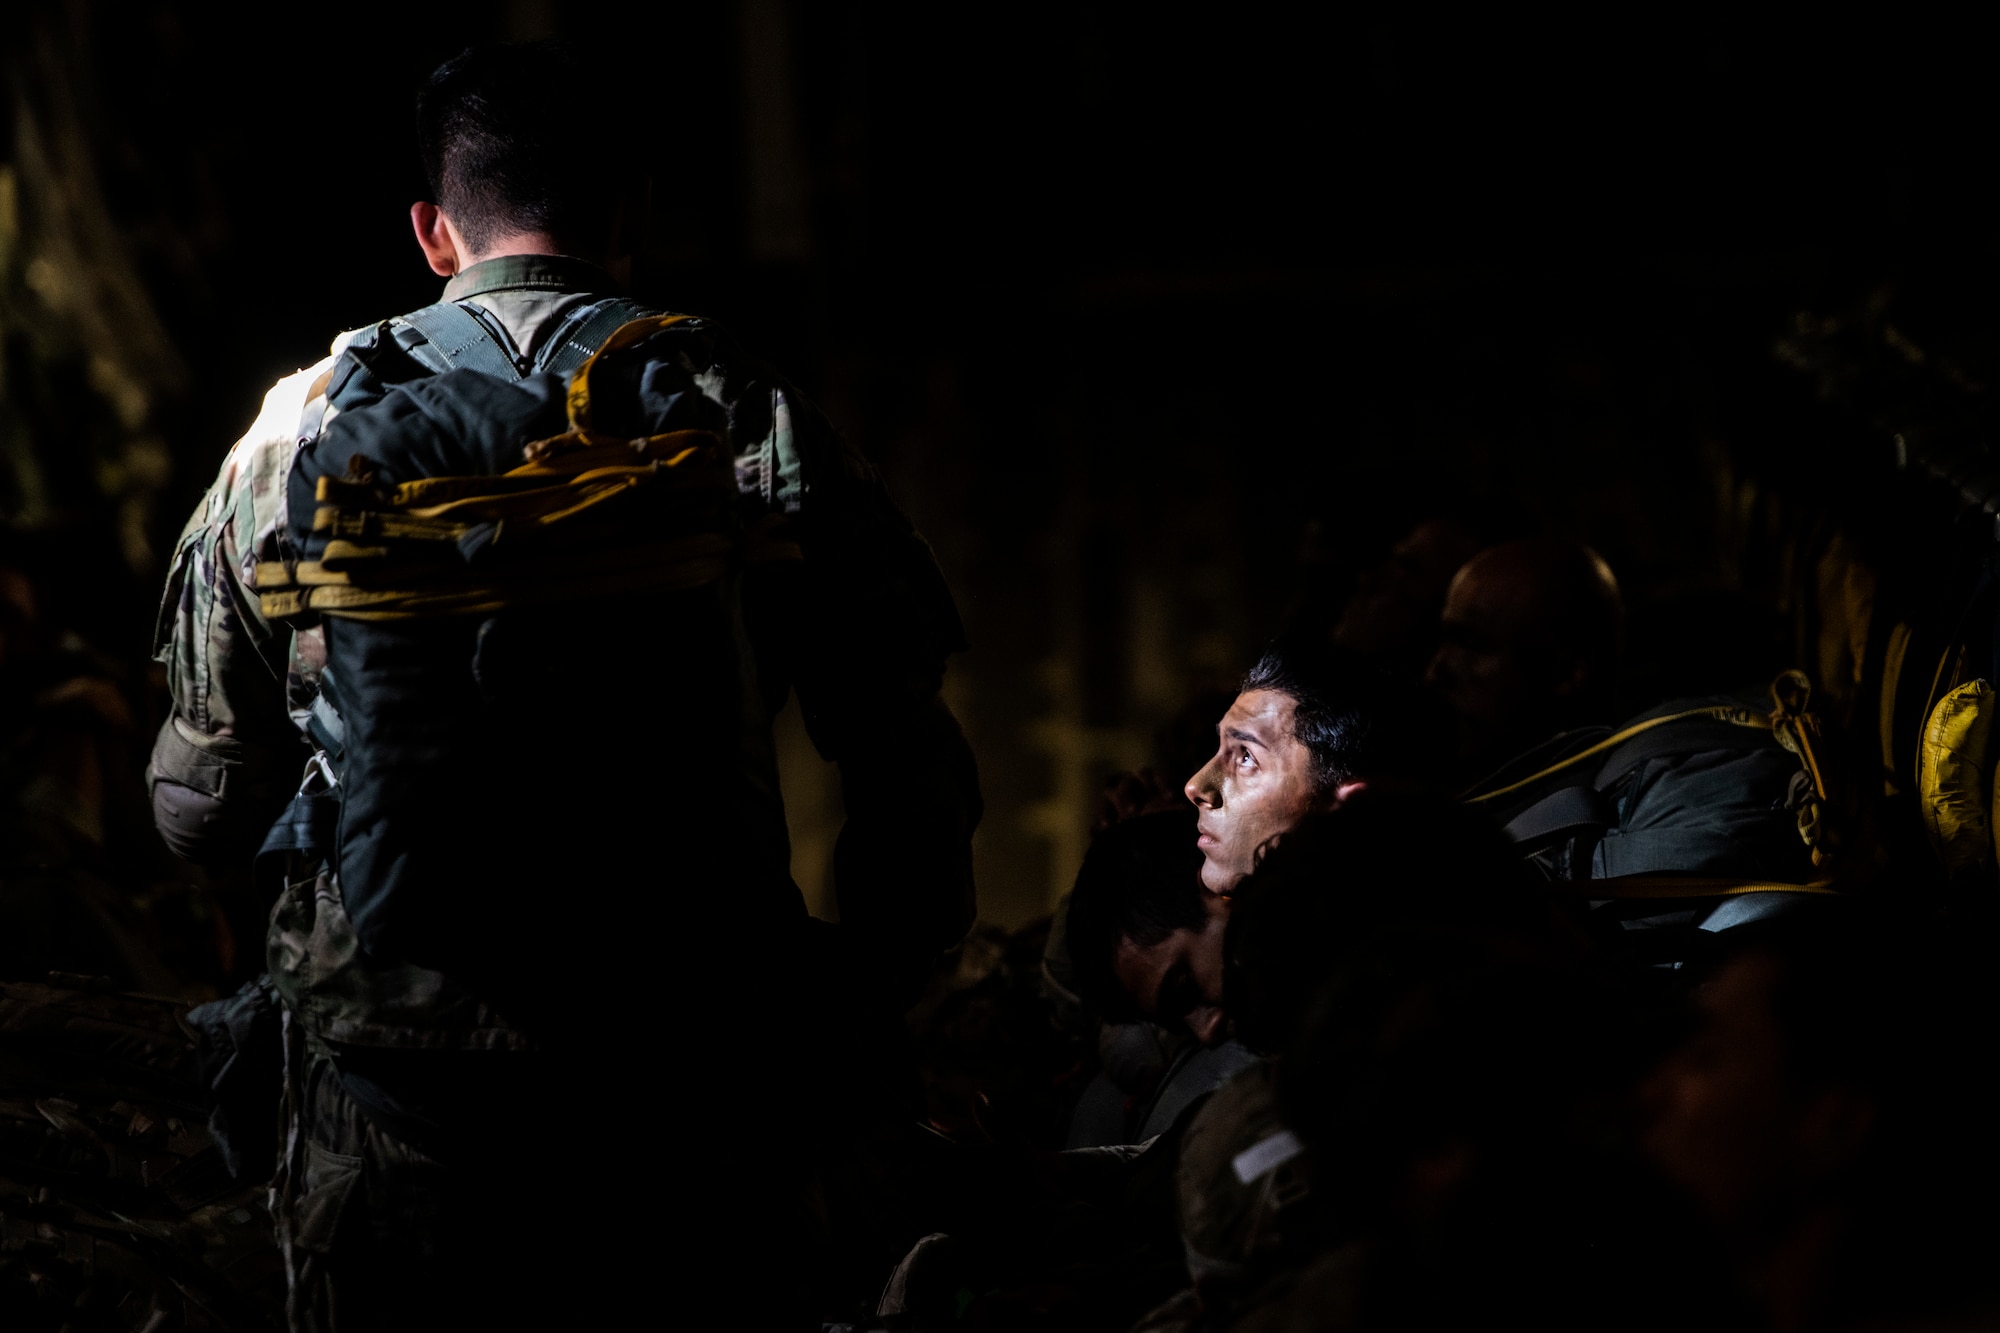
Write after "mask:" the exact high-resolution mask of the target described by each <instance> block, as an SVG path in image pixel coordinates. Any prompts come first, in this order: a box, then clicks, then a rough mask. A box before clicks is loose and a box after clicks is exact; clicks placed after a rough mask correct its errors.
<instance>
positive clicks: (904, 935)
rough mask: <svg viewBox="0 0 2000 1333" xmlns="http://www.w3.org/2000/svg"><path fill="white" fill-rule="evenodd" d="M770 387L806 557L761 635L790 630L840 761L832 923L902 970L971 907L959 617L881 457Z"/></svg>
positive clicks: (775, 453) (819, 732) (808, 695)
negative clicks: (781, 613)
mask: <svg viewBox="0 0 2000 1333" xmlns="http://www.w3.org/2000/svg"><path fill="white" fill-rule="evenodd" d="M771 395H772V399H773V410H772V424H771V431H772V434H773V435H774V436H775V437H776V438H774V439H771V440H768V441H767V444H769V445H770V448H769V451H768V454H769V461H770V463H771V464H772V465H773V467H774V471H775V473H776V476H777V481H778V483H779V485H778V486H777V487H775V488H774V490H775V492H776V493H774V494H773V496H772V499H773V502H774V504H773V507H774V508H777V509H779V510H780V511H781V512H785V511H789V513H790V516H791V517H790V527H791V530H792V531H793V533H794V534H795V535H796V536H797V538H798V541H799V544H800V546H801V548H802V549H803V551H804V555H805V559H804V561H803V563H802V564H801V565H799V566H796V567H794V568H793V569H792V570H790V571H788V572H787V575H786V576H788V577H790V578H792V579H794V580H795V581H796V587H795V588H794V594H795V595H793V596H791V597H788V598H785V599H783V602H784V605H785V606H786V607H787V611H786V613H785V614H786V617H787V624H786V625H785V626H783V627H782V632H767V633H766V634H764V635H760V638H763V639H765V640H766V641H768V640H769V639H772V638H777V639H781V640H783V641H784V642H785V643H786V649H785V656H786V657H787V658H788V659H789V662H790V667H791V669H790V676H791V679H792V682H793V684H794V685H795V687H796V689H797V691H798V697H799V704H800V707H801V710H802V711H803V713H804V716H805V722H806V728H807V730H808V732H809V733H810V734H811V736H812V738H813V742H814V744H815V745H816V746H817V747H818V749H819V751H820V753H821V754H822V755H824V756H825V757H826V758H828V759H830V760H832V761H834V762H835V763H837V764H838V765H839V766H840V775H841V786H842V792H843V795H844V797H845V802H846V807H847V823H846V826H845V827H844V828H843V829H842V831H841V834H840V839H839V842H838V843H837V844H836V847H835V852H834V882H835V891H836V896H837V898H838V901H839V905H840V921H841V931H842V933H843V935H846V936H847V937H848V940H849V945H850V947H852V948H858V949H860V950H861V951H863V952H865V953H866V954H867V955H868V958H867V961H868V963H869V966H870V967H871V968H873V969H875V970H876V973H877V975H879V976H881V977H882V978H883V979H884V980H885V981H892V980H894V981H899V982H908V981H909V980H910V979H912V978H919V977H921V975H922V974H923V972H924V970H925V969H926V968H927V967H928V966H929V964H930V963H931V961H932V960H933V959H935V958H936V956H937V954H938V953H939V952H940V951H942V950H944V949H948V948H950V947H951V946H952V945H953V944H955V943H957V942H958V940H959V939H960V938H962V937H963V936H964V934H965V932H966V930H967V929H968V928H969V927H970V926H971V924H972V920H973V915H974V910H975V900H974V894H973V883H972V855H971V842H972V833H973V830H974V828H975V827H976V826H977V825H978V823H979V818H980V814H981V809H982V806H981V801H980V795H979V779H978V772H977V768H976V766H975V764H974V762H973V756H972V751H971V748H970V747H969V746H968V745H967V744H966V741H965V737H964V734H963V733H962V732H961V731H960V729H959V725H958V722H957V720H956V719H955V718H954V717H953V716H952V713H951V710H950V708H949V707H947V706H946V704H945V701H944V698H943V696H942V694H941V693H940V690H941V687H942V685H943V681H944V672H945V664H946V659H947V658H948V657H949V656H950V655H951V654H953V653H955V652H957V651H959V650H960V649H962V648H963V647H964V646H965V642H964V631H963V629H962V627H961V625H960V623H959V618H958V611H957V608H956V607H955V606H954V604H953V602H952V597H951V592H950V590H949V589H948V588H947V587H946V585H945V581H944V576H943V574H942V572H940V570H939V569H938V566H937V561H936V559H935V557H934V556H933V555H932V553H931V549H930V546H929V544H928V543H926V542H925V541H924V539H923V538H922V537H921V536H919V535H918V534H917V532H916V530H915V529H914V528H913V527H912V526H911V524H910V522H909V520H908V519H907V518H906V517H904V515H903V513H902V512H901V510H899V509H898V508H897V507H896V505H895V503H894V501H893V500H892V499H891V498H890V496H889V494H888V491H887V490H886V488H885V487H884V486H883V484H882V481H881V478H880V477H879V476H878V475H877V474H876V472H875V470H874V468H873V467H871V466H870V465H869V464H868V462H867V461H866V460H865V459H864V458H862V457H861V456H860V454H859V453H857V452H856V451H854V450H852V449H850V448H849V447H847V446H846V445H845V444H844V442H842V441H841V440H840V438H839V437H838V435H837V434H836V433H835V432H834V431H833V430H832V428H831V427H830V426H828V425H827V423H826V422H825V419H824V418H822V417H821V416H820V415H819V414H818V412H817V411H816V410H814V409H813V408H812V407H811V406H810V405H809V404H806V403H804V402H803V401H801V400H800V399H798V398H797V396H796V395H795V394H794V393H793V391H792V390H790V389H789V387H786V386H779V387H777V388H774V389H772V390H771ZM787 486H789V487H790V488H791V489H790V491H789V492H787V491H786V490H785V487H787ZM755 613H756V612H755V608H754V604H753V614H755Z"/></svg>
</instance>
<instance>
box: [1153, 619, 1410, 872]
mask: <svg viewBox="0 0 2000 1333" xmlns="http://www.w3.org/2000/svg"><path fill="white" fill-rule="evenodd" d="M1433 716H1434V715H1433V713H1432V711H1431V709H1430V708H1429V706H1428V705H1427V703H1426V701H1425V699H1424V698H1423V697H1422V696H1421V695H1420V694H1418V693H1416V692H1415V691H1404V690H1402V689H1400V688H1398V687H1397V686H1396V685H1395V684H1394V683H1393V682H1391V681H1389V680H1388V679H1386V678H1383V677H1380V676H1377V675H1375V674H1374V673H1371V672H1367V671H1363V670H1360V669H1357V668H1356V667H1354V666H1353V665H1352V664H1350V663H1348V662H1347V661H1345V660H1344V659H1340V658H1336V657H1332V656H1330V655H1328V654H1326V653H1324V652H1317V651H1313V650H1310V649H1307V648H1305V647H1303V646H1302V645H1298V644H1292V643H1278V644H1273V645H1272V646H1271V648H1269V649H1268V650H1267V651H1266V652H1265V653H1264V655H1263V656H1262V657H1261V658H1259V659H1258V661H1257V664H1256V665H1255V666H1253V667H1251V668H1250V670H1249V672H1248V674H1246V675H1245V676H1244V677H1243V684H1242V687H1241V690H1240V692H1239V693H1238V694H1237V696H1236V700H1235V702H1234V703H1232V704H1231V705H1230V706H1229V711H1228V712H1227V713H1225V714H1223V717H1222V721H1221V722H1220V723H1218V724H1217V726H1216V735H1217V739H1218V742H1219V744H1218V745H1217V748H1216V751H1215V756H1214V757H1213V758H1212V759H1210V760H1209V761H1208V762H1207V763H1206V764H1204V765H1202V767H1201V770H1200V771H1199V772H1197V773H1196V774H1195V775H1194V776H1193V777H1191V778H1189V779H1188V781H1187V786H1186V788H1185V790H1186V792H1187V798H1188V799H1189V800H1190V801H1193V802H1194V804H1195V807H1196V808H1197V809H1198V810H1199V811H1200V812H1201V813H1200V816H1199V818H1198V820H1197V827H1198V828H1199V830H1200V837H1199V839H1198V840H1197V841H1198V844H1199V846H1200V847H1201V853H1202V858H1203V864H1202V870H1201V882H1202V883H1203V884H1204V885H1205V886H1207V888H1208V890H1209V892H1211V893H1216V894H1222V895H1225V896H1226V895H1228V894H1229V893H1231V892H1233V891H1234V890H1235V888H1236V886H1237V885H1238V884H1239V883H1241V882H1242V880H1243V877H1244V876H1246V875H1248V874H1249V873H1250V872H1251V871H1252V870H1253V869H1255V868H1256V864H1257V858H1258V857H1259V856H1260V855H1261V854H1262V853H1263V851H1264V850H1265V849H1266V848H1268V847H1269V846H1270V845H1271V844H1272V843H1273V842H1274V841H1275V840H1276V839H1277V838H1278V837H1280V836H1281V835H1283V834H1284V833H1285V831H1286V830H1288V829H1290V828H1291V827H1292V826H1293V825H1295V824H1297V823H1298V822H1299V821H1300V820H1301V819H1303V818H1305V817H1306V816H1307V815H1308V814H1311V813H1313V812H1314V811H1318V810H1330V809H1332V808H1333V807H1335V806H1337V805H1339V804H1340V803H1341V802H1342V801H1344V800H1346V799H1347V798H1348V797H1349V796H1351V795H1353V794H1354V793H1355V792H1357V791H1359V790H1360V789H1361V788H1362V787H1363V786H1364V785H1365V784H1366V783H1368V782H1371V781H1380V780H1383V779H1385V778H1386V779H1398V780H1411V779H1415V778H1417V777H1418V775H1419V774H1420V773H1421V772H1422V769H1423V766H1424V765H1425V764H1426V763H1427V761H1429V760H1431V758H1432V756H1433V745H1432V738H1431V737H1430V736H1429V735H1428V734H1427V733H1428V732H1429V731H1430V729H1431V728H1430V725H1429V724H1430V723H1431V721H1432V719H1433Z"/></svg>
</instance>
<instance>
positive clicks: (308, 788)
mask: <svg viewBox="0 0 2000 1333" xmlns="http://www.w3.org/2000/svg"><path fill="white" fill-rule="evenodd" d="M314 778H319V779H322V780H323V781H324V783H325V785H324V786H320V787H315V786H314V785H313V779H314ZM339 785H340V775H339V774H337V773H335V772H334V771H333V761H332V760H331V759H328V758H327V757H326V751H325V750H314V751H313V752H312V758H311V759H308V760H307V761H306V775H305V777H304V778H303V779H301V780H300V782H299V795H301V796H324V795H326V794H327V793H328V792H330V791H332V790H333V789H334V788H335V787H338V786H339Z"/></svg>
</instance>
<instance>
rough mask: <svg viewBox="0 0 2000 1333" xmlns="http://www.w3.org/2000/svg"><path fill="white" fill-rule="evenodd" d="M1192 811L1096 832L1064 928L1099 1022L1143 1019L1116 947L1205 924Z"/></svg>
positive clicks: (1080, 987)
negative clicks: (1121, 974)
mask: <svg viewBox="0 0 2000 1333" xmlns="http://www.w3.org/2000/svg"><path fill="white" fill-rule="evenodd" d="M1195 836H1196V830H1195V809H1194V807H1193V806H1192V805H1190V806H1188V807H1187V809H1186V810H1169V811H1166V812H1164V813H1161V814H1151V815H1140V816H1138V817H1137V818H1134V819H1128V820H1125V821H1123V822H1122V823H1117V824H1113V825H1112V826H1111V827H1110V828H1107V829H1105V830H1104V831H1103V832H1102V833H1099V834H1098V835H1097V837H1096V838H1095V839H1094V840H1093V841H1092V842H1091V844H1090V850H1089V851H1088V852H1086V853H1085V854H1084V858H1083V868H1082V869H1081V870H1079V871H1077V874H1076V887H1075V888H1074V889H1073V890H1071V892H1070V898H1069V916H1068V919H1067V921H1066V922H1065V923H1064V937H1065V942H1066V943H1067V945H1068V947H1069V956H1070V966H1071V967H1072V968H1073V969H1074V974H1075V977H1076V991H1077V994H1078V996H1080V997H1081V998H1082V1000H1083V1002H1084V1003H1085V1004H1087V1005H1089V1006H1090V1007H1091V1009H1092V1010H1094V1011H1095V1012H1096V1013H1097V1014H1098V1015H1099V1016H1100V1017H1104V1018H1109V1019H1112V1020H1114V1021H1123V1020H1126V1019H1134V1018H1138V1017H1140V1014H1139V1013H1138V1010H1137V1009H1136V1007H1135V1006H1134V1005H1133V1003H1132V1001H1131V999H1130V997H1128V996H1127V995H1126V994H1125V990H1124V987H1123V986H1122V985H1120V984H1119V981H1118V976H1117V972H1116V970H1115V968H1114V962H1115V960H1116V958H1117V954H1118V942H1119V940H1121V939H1129V940H1131V941H1132V942H1133V943H1134V944H1138V945H1152V944H1158V943H1160V941H1162V940H1164V939H1166V938H1167V937H1168V936H1169V935H1171V934H1173V933H1174V932H1175V931H1177V930H1200V929H1202V928H1203V927H1204V926H1206V925H1207V924H1208V904H1207V900H1206V898H1205V897H1204V895H1205V894H1206V893H1207V892H1208V890H1207V889H1205V888H1203V887H1202V883H1201V866H1202V855H1201V849H1200V847H1198V846H1197V845H1196V844H1195Z"/></svg>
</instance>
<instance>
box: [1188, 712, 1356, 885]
mask: <svg viewBox="0 0 2000 1333" xmlns="http://www.w3.org/2000/svg"><path fill="white" fill-rule="evenodd" d="M1293 707H1294V705H1293V701H1292V696H1291V695H1289V694H1281V693H1279V692H1278V691H1276V690H1250V691H1248V692H1247V693H1244V694H1239V695H1237V696H1236V702H1235V703H1233V704H1231V705H1230V706H1229V711H1228V712H1227V713H1225V714H1224V715H1223V718H1222V721H1221V723H1220V724H1219V725H1218V726H1217V727H1216V737H1217V742H1218V744H1217V748H1216V751H1215V757H1214V758H1213V759H1211V760H1209V761H1208V762H1207V763H1206V764H1203V765H1202V767H1201V771H1200V772H1198V773H1196V774H1195V775H1194V776H1193V777H1191V778H1189V779H1188V782H1187V788H1186V790H1187V798H1188V799H1189V800H1190V801H1193V802H1194V803H1195V805H1196V806H1197V807H1199V808H1200V810H1201V815H1200V817H1199V818H1198V819H1197V820H1196V826H1197V827H1198V828H1199V829H1200V837H1199V839H1198V842H1199V845H1200V847H1201V854H1202V857H1203V858H1204V860H1203V863H1202V868H1201V882H1202V884H1203V885H1204V886H1206V887H1207V889H1208V891H1209V892H1210V893H1221V894H1227V893H1233V892H1235V890H1236V886H1237V885H1238V884H1240V883H1242V882H1243V879H1244V877H1245V876H1247V875H1248V874H1249V873H1250V872H1251V871H1252V870H1254V869H1256V868H1257V858H1258V857H1259V856H1260V855H1262V853H1263V852H1264V850H1265V849H1267V848H1268V847H1269V846H1270V845H1271V844H1272V843H1274V842H1275V841H1276V840H1277V838H1278V837H1279V835H1281V834H1284V833H1287V832H1289V831H1290V830H1291V829H1293V828H1294V827H1296V826H1297V825H1298V822H1299V821H1300V820H1301V819H1304V818H1305V817H1306V815H1308V814H1310V813H1311V812H1312V811H1313V810H1315V809H1317V808H1319V806H1320V805H1322V804H1324V803H1323V802H1321V801H1320V800H1319V799H1318V794H1317V793H1316V792H1315V790H1314V786H1313V779H1312V754H1311V752H1310V751H1308V750H1307V749H1306V747H1305V746H1304V745H1302V744H1300V743H1299V741H1298V739H1297V738H1296V737H1295V736H1294V735H1293V734H1292V712H1293Z"/></svg>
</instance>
